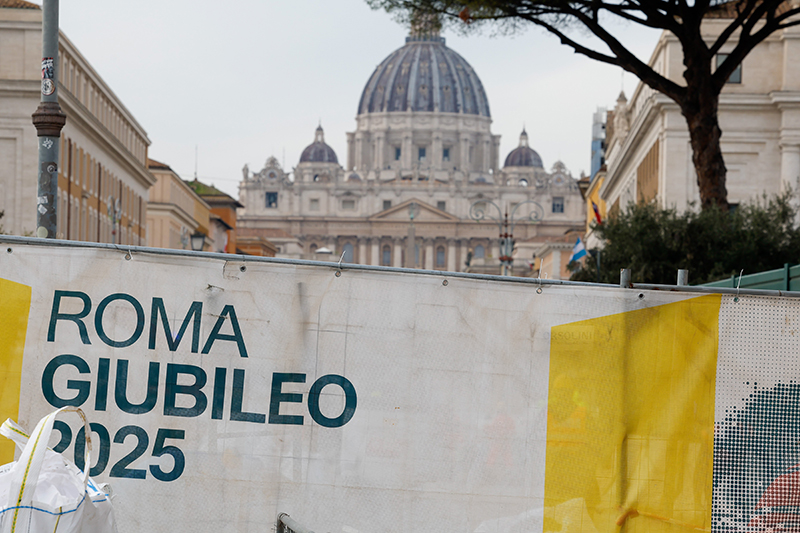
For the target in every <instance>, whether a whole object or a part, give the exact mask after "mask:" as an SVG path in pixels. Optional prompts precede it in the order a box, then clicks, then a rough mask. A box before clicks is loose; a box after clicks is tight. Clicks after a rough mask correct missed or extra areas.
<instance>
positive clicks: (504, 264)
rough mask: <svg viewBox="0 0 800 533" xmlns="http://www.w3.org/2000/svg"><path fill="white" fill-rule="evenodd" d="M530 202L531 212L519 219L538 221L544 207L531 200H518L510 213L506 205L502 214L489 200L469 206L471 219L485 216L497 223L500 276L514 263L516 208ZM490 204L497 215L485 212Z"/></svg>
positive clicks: (481, 219) (540, 218) (507, 272)
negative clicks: (498, 230)
mask: <svg viewBox="0 0 800 533" xmlns="http://www.w3.org/2000/svg"><path fill="white" fill-rule="evenodd" d="M525 204H530V205H532V206H533V208H532V209H531V212H530V213H529V214H528V216H526V217H525V218H524V219H520V220H529V221H531V222H533V223H536V222H539V221H540V220H542V218H543V217H544V209H543V208H542V206H541V205H539V204H538V203H537V202H534V201H533V200H525V201H524V202H519V203H518V204H517V205H515V206H514V207H513V208H512V209H511V213H510V214H509V212H508V207H506V212H505V214H503V210H502V209H500V207H499V206H498V205H497V204H496V203H494V202H492V201H491V200H477V201H475V202H473V203H472V205H471V206H469V216H470V218H471V219H472V220H476V221H478V222H481V221H483V220H486V219H487V218H488V219H490V220H492V221H494V222H495V223H496V224H497V227H498V228H499V229H500V258H499V259H500V275H501V276H508V275H509V271H510V270H511V267H512V265H513V263H514V258H513V257H511V254H512V253H513V251H514V228H515V227H516V226H517V222H519V220H515V219H514V215H516V213H517V209H519V207H520V206H521V205H525ZM487 205H491V206H493V207H494V208H495V209H496V210H497V214H498V216H497V217H493V216H492V215H489V214H487V213H486V206H487Z"/></svg>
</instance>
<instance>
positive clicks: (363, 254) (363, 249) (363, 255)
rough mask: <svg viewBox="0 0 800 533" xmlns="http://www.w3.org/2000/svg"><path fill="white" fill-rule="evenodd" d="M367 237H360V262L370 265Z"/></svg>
mask: <svg viewBox="0 0 800 533" xmlns="http://www.w3.org/2000/svg"><path fill="white" fill-rule="evenodd" d="M367 251H368V248H367V239H366V238H365V237H360V238H359V239H358V263H359V264H361V265H368V264H370V263H369V257H367Z"/></svg>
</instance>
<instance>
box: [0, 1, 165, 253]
mask: <svg viewBox="0 0 800 533" xmlns="http://www.w3.org/2000/svg"><path fill="white" fill-rule="evenodd" d="M41 52H42V12H41V9H40V7H39V6H38V5H36V4H32V3H30V2H26V1H24V0H0V211H3V212H4V213H5V216H4V217H3V219H2V225H3V227H4V231H6V232H8V233H12V234H17V235H26V234H33V231H34V230H35V227H36V196H37V176H38V172H37V165H38V141H37V135H36V129H35V128H34V127H33V124H32V123H31V114H32V113H33V112H34V111H35V110H36V108H37V106H38V105H39V100H40V92H39V91H40V84H41ZM58 77H59V80H58V95H59V103H60V104H61V108H62V110H63V111H64V113H65V114H66V115H67V124H66V126H65V127H64V129H63V130H62V132H61V150H60V157H61V160H60V161H59V173H58V197H57V201H58V229H57V235H58V237H59V238H62V239H71V240H81V241H93V242H116V243H121V244H136V245H139V244H141V245H144V244H146V243H147V235H146V213H147V195H148V189H149V188H150V186H151V185H153V184H154V183H155V179H154V178H153V176H152V175H151V174H150V172H148V170H147V148H148V146H149V145H150V140H149V139H148V137H147V133H146V132H145V131H144V129H143V128H142V126H141V125H140V124H139V123H138V122H137V121H136V119H135V117H134V116H133V115H132V114H131V113H130V111H128V109H127V108H126V107H125V106H124V104H123V103H122V102H121V101H120V100H119V98H117V96H116V95H115V94H114V92H113V91H112V90H111V88H110V87H109V86H108V85H106V83H105V82H104V81H103V79H102V78H101V77H100V75H99V74H98V73H97V72H96V71H95V70H94V69H93V68H92V66H91V65H90V64H89V62H88V61H87V60H86V58H85V57H83V55H82V54H81V53H80V51H79V50H78V49H77V48H76V47H75V46H74V45H73V44H72V43H71V42H70V40H69V39H67V37H66V36H65V35H64V34H63V33H60V34H59V57H58ZM115 215H116V216H115Z"/></svg>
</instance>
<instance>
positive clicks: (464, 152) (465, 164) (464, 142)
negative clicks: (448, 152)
mask: <svg viewBox="0 0 800 533" xmlns="http://www.w3.org/2000/svg"><path fill="white" fill-rule="evenodd" d="M460 151H461V172H463V173H464V174H466V175H469V171H470V167H469V135H462V136H461V150H460Z"/></svg>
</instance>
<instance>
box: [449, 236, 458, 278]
mask: <svg viewBox="0 0 800 533" xmlns="http://www.w3.org/2000/svg"><path fill="white" fill-rule="evenodd" d="M456 267H457V264H456V240H455V239H447V270H448V271H450V272H455V271H456Z"/></svg>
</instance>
